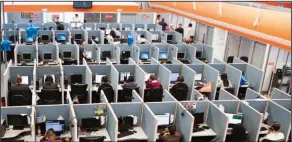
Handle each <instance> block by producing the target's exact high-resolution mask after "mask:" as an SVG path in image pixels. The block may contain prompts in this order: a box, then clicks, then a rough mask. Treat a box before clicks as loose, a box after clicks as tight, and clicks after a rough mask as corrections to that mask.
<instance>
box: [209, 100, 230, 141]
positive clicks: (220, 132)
mask: <svg viewBox="0 0 292 142" xmlns="http://www.w3.org/2000/svg"><path fill="white" fill-rule="evenodd" d="M207 124H208V125H209V127H210V128H211V129H212V130H213V131H214V132H215V133H216V134H217V136H219V137H220V139H219V141H225V138H226V133H227V127H228V125H227V124H228V117H227V116H226V115H225V113H224V112H222V111H220V110H219V108H218V107H216V106H215V105H214V104H212V103H210V105H209V112H208V117H207Z"/></svg>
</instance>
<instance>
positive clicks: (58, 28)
mask: <svg viewBox="0 0 292 142" xmlns="http://www.w3.org/2000/svg"><path fill="white" fill-rule="evenodd" d="M56 25H57V30H64V25H63V24H62V23H60V22H56Z"/></svg>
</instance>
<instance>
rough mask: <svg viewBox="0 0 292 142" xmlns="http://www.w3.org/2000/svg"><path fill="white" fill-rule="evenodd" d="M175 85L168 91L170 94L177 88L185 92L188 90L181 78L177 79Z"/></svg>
mask: <svg viewBox="0 0 292 142" xmlns="http://www.w3.org/2000/svg"><path fill="white" fill-rule="evenodd" d="M176 81H177V82H176V84H175V85H173V87H172V88H171V89H170V92H171V93H173V91H174V90H176V89H178V88H184V89H185V90H188V88H189V87H188V85H187V84H185V83H184V81H185V79H184V77H183V76H179V77H177V80H176Z"/></svg>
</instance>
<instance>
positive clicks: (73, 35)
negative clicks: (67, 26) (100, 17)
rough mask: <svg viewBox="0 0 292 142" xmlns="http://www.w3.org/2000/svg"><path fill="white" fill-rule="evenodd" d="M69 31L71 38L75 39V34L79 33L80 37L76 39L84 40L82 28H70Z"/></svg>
mask: <svg viewBox="0 0 292 142" xmlns="http://www.w3.org/2000/svg"><path fill="white" fill-rule="evenodd" d="M70 32H71V38H72V39H73V40H76V39H75V35H77V34H78V35H79V34H80V35H81V39H77V40H81V41H82V40H85V35H84V30H82V29H71V30H70ZM80 44H81V42H80Z"/></svg>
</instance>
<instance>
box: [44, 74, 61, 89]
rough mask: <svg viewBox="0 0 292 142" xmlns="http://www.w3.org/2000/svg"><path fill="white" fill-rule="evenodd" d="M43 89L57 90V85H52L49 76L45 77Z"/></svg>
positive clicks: (52, 81) (51, 78) (52, 82)
mask: <svg viewBox="0 0 292 142" xmlns="http://www.w3.org/2000/svg"><path fill="white" fill-rule="evenodd" d="M44 89H58V85H57V84H56V83H54V80H53V77H52V76H51V75H48V76H47V77H46V79H45V84H44Z"/></svg>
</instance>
